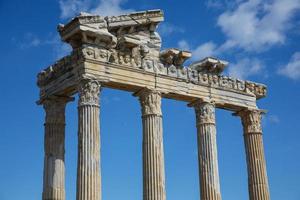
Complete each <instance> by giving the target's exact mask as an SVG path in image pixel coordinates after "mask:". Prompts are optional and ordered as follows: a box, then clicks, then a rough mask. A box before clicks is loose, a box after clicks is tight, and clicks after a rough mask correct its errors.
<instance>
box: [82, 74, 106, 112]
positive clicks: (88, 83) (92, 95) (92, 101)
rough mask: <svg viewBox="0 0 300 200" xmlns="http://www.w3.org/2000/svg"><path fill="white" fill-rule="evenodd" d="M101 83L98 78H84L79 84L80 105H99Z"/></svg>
mask: <svg viewBox="0 0 300 200" xmlns="http://www.w3.org/2000/svg"><path fill="white" fill-rule="evenodd" d="M100 88H101V85H100V84H99V82H98V81H96V80H91V79H83V80H81V81H80V83H79V84H78V93H79V101H78V106H86V105H89V106H99V94H100Z"/></svg>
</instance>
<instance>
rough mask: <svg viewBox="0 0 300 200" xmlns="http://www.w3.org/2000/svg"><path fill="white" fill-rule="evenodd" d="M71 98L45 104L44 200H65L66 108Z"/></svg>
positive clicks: (54, 100)
mask: <svg viewBox="0 0 300 200" xmlns="http://www.w3.org/2000/svg"><path fill="white" fill-rule="evenodd" d="M70 100H71V98H67V97H55V98H49V99H47V100H45V101H44V102H43V105H44V109H45V111H46V122H45V141H44V143H45V144H44V149H45V159H44V176H43V195H42V199H43V200H65V107H66V103H67V102H68V101H70Z"/></svg>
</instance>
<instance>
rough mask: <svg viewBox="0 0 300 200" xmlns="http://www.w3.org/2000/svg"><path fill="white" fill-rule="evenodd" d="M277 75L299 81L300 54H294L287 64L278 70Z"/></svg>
mask: <svg viewBox="0 0 300 200" xmlns="http://www.w3.org/2000/svg"><path fill="white" fill-rule="evenodd" d="M278 73H279V74H280V75H283V76H286V77H288V78H291V79H293V80H300V52H296V53H294V55H293V56H292V57H291V59H290V61H289V63H287V64H286V65H285V66H283V67H282V68H281V69H279V70H278Z"/></svg>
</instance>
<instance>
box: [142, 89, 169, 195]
mask: <svg viewBox="0 0 300 200" xmlns="http://www.w3.org/2000/svg"><path fill="white" fill-rule="evenodd" d="M137 96H139V99H140V103H141V107H142V122H143V199H144V200H166V192H165V169H164V149H163V129H162V115H161V95H160V93H158V92H156V91H151V90H148V89H145V90H143V91H141V92H140V93H139V94H137Z"/></svg>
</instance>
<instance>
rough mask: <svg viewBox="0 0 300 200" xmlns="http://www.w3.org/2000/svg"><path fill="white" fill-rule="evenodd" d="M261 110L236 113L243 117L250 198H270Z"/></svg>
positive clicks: (265, 199) (254, 199) (260, 199)
mask: <svg viewBox="0 0 300 200" xmlns="http://www.w3.org/2000/svg"><path fill="white" fill-rule="evenodd" d="M262 113H263V111H261V110H242V111H240V112H238V113H237V114H236V115H238V116H240V117H241V119H242V124H243V129H244V141H245V149H246V159H247V168H248V187H249V199H250V200H269V199H270V192H269V183H268V176H267V169H266V161H265V154H264V147H263V138H262V127H261V115H262Z"/></svg>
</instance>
